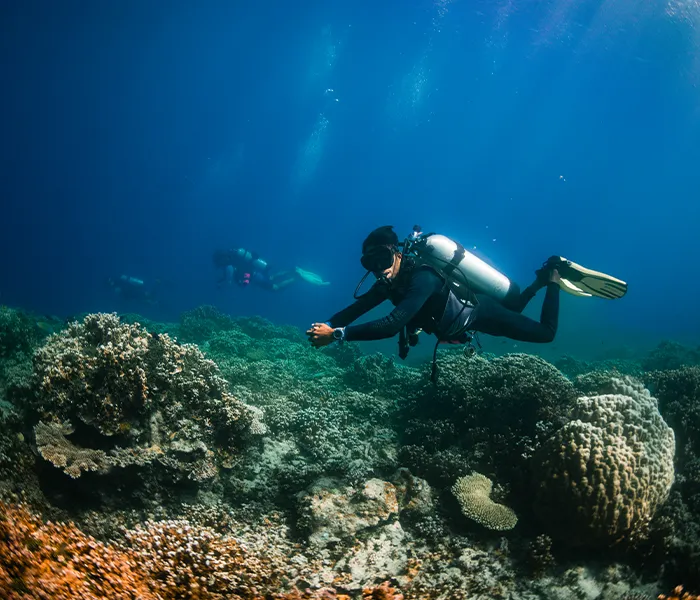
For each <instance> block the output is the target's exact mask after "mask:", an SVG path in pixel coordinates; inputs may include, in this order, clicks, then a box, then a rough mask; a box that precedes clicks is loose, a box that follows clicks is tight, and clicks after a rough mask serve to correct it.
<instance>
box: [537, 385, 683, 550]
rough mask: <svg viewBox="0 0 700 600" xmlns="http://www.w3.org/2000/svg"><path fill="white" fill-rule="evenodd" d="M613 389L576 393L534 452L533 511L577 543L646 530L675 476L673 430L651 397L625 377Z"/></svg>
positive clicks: (611, 540) (614, 539)
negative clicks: (567, 412) (561, 421)
mask: <svg viewBox="0 0 700 600" xmlns="http://www.w3.org/2000/svg"><path fill="white" fill-rule="evenodd" d="M611 389H612V391H613V392H614V393H611V394H604V395H598V396H583V397H581V398H579V399H578V400H577V402H576V405H575V406H574V408H573V413H572V420H571V421H569V422H568V423H567V424H566V425H564V426H563V427H561V428H560V429H559V430H557V431H556V432H555V433H554V434H553V435H552V436H551V437H550V438H549V439H548V440H547V441H545V443H544V444H543V445H542V446H541V447H540V448H539V449H538V452H537V453H536V455H535V458H534V473H535V478H536V481H537V490H536V503H535V511H536V512H537V513H538V514H539V516H540V518H541V520H542V521H543V523H545V524H546V525H548V528H549V529H550V531H551V533H552V534H553V535H558V536H560V537H562V538H565V539H566V540H568V541H569V542H570V543H573V544H575V545H584V544H585V545H601V544H613V543H616V542H619V541H621V540H622V539H624V538H626V537H629V536H635V535H640V534H643V531H644V528H645V526H646V525H647V523H648V522H649V521H650V519H651V518H652V516H653V515H654V512H655V511H656V509H657V508H658V507H659V506H660V505H661V504H662V503H663V502H664V501H665V500H666V498H667V497H668V494H669V490H670V488H671V485H672V483H673V480H674V471H673V457H674V449H675V439H674V434H673V430H672V429H671V428H670V427H668V425H667V424H666V423H665V421H664V420H663V418H662V417H661V415H660V413H659V410H658V407H657V402H656V399H655V398H653V397H652V396H651V395H650V394H649V392H648V391H647V390H646V389H644V387H643V386H642V385H641V384H638V383H633V382H632V380H630V379H625V380H620V379H613V380H612V382H611Z"/></svg>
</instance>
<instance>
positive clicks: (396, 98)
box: [387, 0, 454, 129]
mask: <svg viewBox="0 0 700 600" xmlns="http://www.w3.org/2000/svg"><path fill="white" fill-rule="evenodd" d="M453 2H454V0H435V2H434V3H433V15H432V18H431V25H430V31H429V32H428V33H427V37H428V42H427V44H426V47H425V49H424V50H423V52H422V53H421V55H420V56H419V58H418V60H417V61H416V62H415V64H414V65H413V67H412V68H411V70H410V71H409V72H408V73H405V74H404V75H403V76H401V77H400V79H399V80H398V81H397V82H396V83H395V84H394V85H393V86H392V87H391V91H390V95H389V98H388V101H387V114H388V117H389V119H390V121H391V122H392V124H393V126H394V129H398V128H399V126H403V125H405V126H416V125H419V124H421V123H423V122H425V121H429V120H430V114H429V113H426V112H425V110H424V108H425V106H424V105H425V101H426V99H427V98H428V97H430V95H431V94H432V92H433V91H435V89H434V87H433V86H434V83H433V81H432V79H431V67H430V58H431V55H432V50H433V43H434V39H435V37H436V36H437V35H439V34H440V32H441V31H442V27H443V26H444V21H445V19H446V17H447V15H448V13H449V6H450V4H452V3H453Z"/></svg>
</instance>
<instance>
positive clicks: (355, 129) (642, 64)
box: [0, 0, 700, 353]
mask: <svg viewBox="0 0 700 600" xmlns="http://www.w3.org/2000/svg"><path fill="white" fill-rule="evenodd" d="M684 7H685V8H684ZM699 24H700V14H698V9H697V7H695V8H693V7H692V6H690V5H688V4H687V3H686V4H677V3H674V4H673V5H668V3H666V2H657V1H655V0H654V1H650V2H646V3H644V4H639V3H635V2H631V1H624V2H623V1H605V2H603V1H595V2H594V1H584V2H578V3H571V2H568V1H564V0H557V1H552V2H533V1H530V2H514V1H508V0H504V1H502V2H491V1H488V2H486V1H484V2H469V1H467V0H454V1H453V2H446V1H444V0H443V1H442V2H437V3H435V2H429V1H415V0H410V1H401V2H399V1H391V2H367V1H365V0H361V1H355V2H338V1H336V2H328V1H309V2H300V3H296V2H288V1H284V2H282V1H278V0H275V1H273V2H267V3H252V2H246V3H243V2H230V1H226V2H224V1H209V2H202V3H196V4H195V3H193V2H172V1H168V2H155V1H145V2H144V1H138V2H136V1H127V2H106V1H101V2H82V1H81V2H77V1H62V2H49V1H46V2H38V1H24V2H21V3H20V2H17V3H14V4H11V3H7V2H6V3H3V5H2V7H1V8H0V70H1V71H0V77H1V79H0V85H1V86H2V90H3V92H2V95H1V96H0V127H1V128H2V129H1V130H0V160H1V164H0V186H1V192H0V197H1V198H2V220H1V223H2V229H1V230H0V251H2V257H3V260H2V263H1V264H2V267H1V270H0V302H2V303H5V304H9V305H13V306H22V307H25V308H29V309H32V310H35V311H39V312H44V313H52V314H58V315H61V316H67V315H70V314H75V313H78V312H81V311H96V310H115V309H117V308H118V306H117V303H116V300H115V298H114V297H113V295H112V294H111V292H110V290H109V288H108V287H107V286H106V285H105V280H106V278H108V277H110V276H112V277H113V276H115V275H117V276H118V275H119V274H121V273H126V274H129V275H134V276H137V277H142V278H145V279H146V280H153V279H155V278H160V279H162V280H164V281H167V282H169V283H170V286H171V287H170V291H169V295H168V299H167V300H168V302H167V303H166V305H164V306H163V307H161V308H160V309H158V310H155V309H153V308H149V307H146V308H144V310H143V312H144V313H145V314H146V316H150V317H154V318H163V319H170V320H176V319H177V317H178V315H179V313H180V312H181V311H183V310H187V309H189V308H192V307H194V306H197V305H200V304H204V303H212V304H216V305H217V306H219V307H220V308H221V309H222V310H225V311H226V312H229V313H230V314H234V315H237V314H244V315H245V314H262V315H264V316H266V317H268V318H271V319H273V320H274V321H276V322H280V323H292V324H294V325H299V326H302V327H303V326H305V325H306V324H307V323H308V322H310V321H311V320H320V319H325V318H326V317H327V316H328V315H330V314H331V313H332V312H335V310H337V309H339V308H341V307H342V306H344V305H345V304H346V303H348V302H349V301H350V299H351V295H352V291H353V289H354V286H355V283H356V281H357V280H358V279H359V277H360V276H361V275H362V270H361V267H360V265H359V263H358V254H359V246H360V244H361V241H362V239H363V238H364V236H365V235H366V233H367V232H368V231H369V230H370V229H372V228H374V227H376V226H379V225H383V224H386V223H393V224H395V225H396V226H397V229H398V231H399V232H401V233H402V234H403V232H406V233H407V232H408V231H410V228H411V226H412V225H413V224H414V223H416V222H418V223H421V224H422V225H423V226H424V227H425V228H426V229H429V230H438V231H441V232H443V233H446V234H448V235H452V236H454V237H456V238H457V239H459V240H460V241H462V242H463V243H464V244H465V245H466V246H467V247H472V246H476V251H477V252H478V253H480V254H481V255H482V256H484V257H487V258H488V259H489V260H490V261H491V262H492V263H493V264H494V265H495V266H497V267H498V268H500V269H502V270H503V271H504V272H505V273H506V274H508V275H509V276H511V277H512V278H514V279H516V280H518V281H520V282H521V283H523V284H525V283H527V282H528V280H529V278H530V277H532V271H533V270H534V268H536V267H537V266H538V265H539V263H541V261H543V260H544V259H545V258H546V257H547V256H549V255H550V254H553V253H560V254H563V255H565V256H567V257H569V258H571V259H573V260H575V261H577V262H580V263H583V264H585V265H587V266H590V267H592V268H595V269H599V270H603V271H606V272H609V273H611V274H613V275H616V276H618V277H620V278H622V279H625V280H627V281H628V282H629V284H630V292H629V294H628V296H627V297H626V298H625V299H623V300H620V301H616V302H606V301H602V300H599V299H576V298H569V297H566V298H564V302H563V311H564V312H563V315H562V325H561V333H560V335H559V337H558V340H557V342H556V343H555V345H554V346H552V347H551V348H550V349H548V350H549V351H552V352H561V351H564V350H566V351H572V350H573V351H576V350H579V351H580V352H585V351H593V352H601V351H602V352H603V353H604V352H607V351H609V350H606V348H610V347H612V346H615V347H617V346H621V345H625V344H628V345H629V344H632V345H644V344H649V343H653V342H655V341H656V340H658V339H661V338H664V337H673V338H676V339H679V340H681V341H691V342H692V341H695V340H697V336H698V330H699V329H700V327H699V320H698V316H697V309H696V304H697V296H698V287H699V284H698V281H697V273H698V266H697V261H698V258H699V257H700V242H698V234H697V230H698V224H699V223H700V218H699V212H700V208H698V190H699V189H700V185H699V184H700V168H698V164H699V160H698V159H699V158H700V135H699V133H700V127H699V115H700V113H699V109H700V90H699V89H698V87H697V86H698V82H700V59H698V58H697V57H698V56H700V52H699V51H700V48H699V47H698V40H697V30H698V29H697V26H698V25H699ZM328 89H332V90H333V91H332V92H326V90H328ZM336 98H337V99H338V102H335V99H336ZM321 114H322V115H324V118H325V119H326V120H327V126H326V128H325V129H324V130H323V131H317V135H316V136H314V131H315V130H316V129H318V125H319V123H320V120H319V119H320V115H321ZM314 140H315V141H316V142H317V145H316V150H314V149H313V146H314ZM314 152H316V154H314ZM303 173H305V176H302V174H303ZM562 177H563V178H562ZM494 240H495V241H494ZM234 244H235V245H244V246H246V247H250V248H251V249H254V250H257V251H258V252H260V253H261V254H262V255H263V256H264V257H265V258H267V259H268V260H269V262H270V263H272V264H273V265H278V266H280V267H285V266H292V265H300V266H302V267H304V268H307V269H310V270H312V271H315V272H318V273H320V274H321V275H322V276H323V277H324V278H326V279H329V280H331V281H332V285H331V286H329V287H326V288H313V287H310V286H305V285H302V284H300V285H299V286H297V287H294V288H289V289H287V290H285V291H283V292H282V293H280V294H277V295H271V294H268V293H266V292H264V291H262V290H256V289H248V290H245V291H244V292H242V291H239V290H229V291H227V292H219V291H217V290H216V288H215V286H214V279H215V272H214V269H213V266H212V263H211V254H212V252H213V250H214V249H215V248H217V247H228V246H232V245H234ZM538 310H539V301H536V302H535V303H534V304H533V306H532V307H531V309H529V314H533V315H535V316H536V315H537V313H538ZM497 342H498V343H499V344H500V343H501V341H497ZM491 343H496V342H491ZM511 347H514V348H518V347H519V346H517V345H511V344H508V346H507V349H511Z"/></svg>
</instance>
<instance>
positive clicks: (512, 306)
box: [502, 256, 560, 313]
mask: <svg viewBox="0 0 700 600" xmlns="http://www.w3.org/2000/svg"><path fill="white" fill-rule="evenodd" d="M558 262H560V259H559V257H558V256H552V257H550V258H548V259H547V260H546V261H545V262H544V263H543V264H542V266H541V267H540V268H539V269H537V270H536V271H535V281H533V282H532V283H531V284H530V285H529V286H527V287H526V288H525V289H524V290H523V291H522V292H520V293H519V294H513V295H510V294H509V295H508V296H506V298H505V299H504V300H503V302H502V304H503V306H505V307H506V308H507V309H509V310H513V311H515V312H517V313H521V312H523V310H525V307H526V306H527V305H528V303H529V302H530V300H532V299H533V298H534V297H535V295H536V294H537V292H539V291H540V290H541V289H542V288H544V287H547V283H548V282H549V279H550V277H551V274H552V269H553V268H556V265H557V263H558Z"/></svg>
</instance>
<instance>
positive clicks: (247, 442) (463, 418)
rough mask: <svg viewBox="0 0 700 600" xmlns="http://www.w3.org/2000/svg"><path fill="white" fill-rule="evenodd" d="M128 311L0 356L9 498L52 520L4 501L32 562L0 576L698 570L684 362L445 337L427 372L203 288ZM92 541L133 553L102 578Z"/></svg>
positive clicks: (248, 577) (104, 592) (5, 527)
mask: <svg viewBox="0 0 700 600" xmlns="http://www.w3.org/2000/svg"><path fill="white" fill-rule="evenodd" d="M127 320H128V321H129V322H125V321H124V320H121V321H120V320H119V319H117V317H116V316H114V315H103V314H98V315H87V316H86V317H85V318H84V319H82V321H81V322H75V323H72V324H70V325H69V326H68V327H67V328H66V329H65V330H63V331H62V332H60V333H58V334H55V335H52V336H50V337H49V338H48V339H47V340H46V343H45V344H44V345H43V347H41V348H38V349H36V348H37V342H35V341H32V342H30V344H29V345H28V346H26V348H29V349H28V350H22V349H21V347H22V346H21V344H20V346H17V345H16V344H15V345H14V346H13V347H14V350H12V352H11V353H10V355H8V356H6V357H5V358H4V363H3V364H2V365H0V391H2V389H6V390H8V392H7V398H8V399H9V400H11V401H12V406H10V407H9V408H10V409H11V410H10V412H9V413H8V414H7V415H5V417H4V420H2V421H0V424H1V426H2V432H0V499H9V500H11V501H13V502H14V501H16V500H17V499H18V498H24V499H25V500H26V501H29V502H31V503H32V505H33V506H34V507H35V508H39V509H41V510H42V513H43V514H44V515H45V516H47V517H49V518H51V519H52V520H53V521H54V523H57V522H58V520H62V521H65V525H57V524H52V523H45V522H44V521H42V520H41V519H39V518H38V517H36V516H34V515H32V514H31V513H29V512H28V511H27V509H26V508H23V507H17V506H8V505H1V507H2V508H1V510H0V514H3V515H10V516H9V517H2V519H4V521H3V520H2V519H0V546H1V545H2V542H6V546H7V548H9V549H8V550H7V551H6V552H5V554H3V551H4V549H3V548H0V565H2V567H3V568H5V564H6V563H5V562H2V560H4V558H7V557H8V556H10V554H9V553H14V554H17V556H18V557H20V558H21V565H24V566H21V565H20V566H19V567H18V568H19V569H20V571H12V572H11V573H10V575H8V576H6V574H7V572H8V571H7V570H6V571H0V580H1V582H0V586H2V585H5V586H9V587H6V588H2V587H0V595H3V594H5V595H7V593H9V594H10V595H8V596H7V597H9V598H15V597H16V598H18V600H19V598H20V597H24V598H44V597H46V598H48V597H55V598H58V599H59V600H60V598H62V597H65V598H67V597H71V596H68V595H66V594H67V593H68V592H66V591H65V590H64V589H63V588H61V585H63V583H62V582H64V581H67V580H68V579H69V578H70V579H71V581H73V580H74V581H75V582H76V583H75V584H74V585H75V586H77V587H76V589H77V590H79V593H80V594H82V597H86V598H90V597H91V596H90V594H95V595H100V596H99V597H106V598H110V597H115V598H117V597H119V598H126V597H129V594H131V595H132V596H133V597H140V598H148V599H150V598H151V597H152V598H159V599H163V600H165V599H167V598H173V599H174V598H192V599H195V598H197V599H202V600H209V599H210V598H211V599H212V600H213V599H216V600H219V599H222V598H231V599H233V600H236V599H239V600H240V599H246V600H263V599H265V600H274V599H277V600H283V599H287V600H292V599H297V600H300V599H309V600H311V599H322V598H326V599H334V598H335V599H342V600H359V599H360V598H363V599H368V600H369V599H371V598H383V599H386V598H390V599H393V600H399V599H403V600H411V599H413V598H415V599H418V598H430V599H431V600H448V599H449V600H459V599H469V600H474V599H476V600H486V599H489V600H491V599H493V598H508V599H511V600H536V599H537V598H544V597H546V598H549V599H552V600H564V599H569V598H574V597H575V598H579V599H586V600H588V599H591V600H593V599H594V598H595V599H596V600H620V599H621V598H624V597H628V598H636V597H640V598H641V597H646V598H653V597H656V595H657V594H658V592H659V591H664V590H669V589H672V588H673V586H674V585H675V584H676V583H677V582H679V581H683V582H684V583H685V584H686V585H687V586H689V588H690V589H692V588H693V587H696V586H697V584H698V580H699V579H700V569H698V566H697V565H699V564H700V560H698V557H699V556H700V544H699V543H698V539H700V462H699V461H698V457H697V455H698V452H699V450H700V449H699V448H698V446H697V439H698V435H700V425H698V423H700V420H698V418H697V415H698V414H700V412H698V406H700V375H698V370H697V369H698V368H697V367H691V366H686V367H682V368H680V369H677V370H675V371H649V370H647V371H646V372H643V373H642V371H641V367H640V365H639V364H637V363H635V362H634V361H632V360H631V359H630V358H629V355H627V357H622V359H620V360H615V359H614V358H610V359H606V360H603V361H595V362H582V361H577V360H575V359H571V358H568V359H566V360H565V361H563V362H560V363H558V364H559V365H560V368H561V369H563V370H565V371H566V373H567V374H569V375H570V376H571V377H573V380H570V379H568V378H567V377H565V376H564V375H563V374H562V372H561V371H560V370H559V369H557V368H556V367H555V366H553V365H551V364H549V363H547V362H546V361H544V360H542V359H540V358H537V357H535V356H530V355H526V354H511V355H505V356H501V357H498V358H494V357H489V356H475V357H471V358H465V357H464V355H463V354H462V353H461V352H459V353H457V352H450V351H445V352H443V351H441V352H440V353H439V355H438V356H439V360H438V362H439V365H440V377H439V379H438V384H437V385H436V386H434V385H432V384H431V383H430V381H429V379H428V371H429V365H425V366H423V367H421V368H418V369H416V368H410V367H406V366H403V365H401V364H398V363H397V362H395V361H394V360H392V359H391V358H387V357H384V356H382V355H381V354H372V355H367V356H365V355H362V354H361V352H360V350H359V348H358V345H354V344H344V345H342V346H341V345H333V346H330V347H329V348H327V349H322V350H316V349H313V348H310V347H309V345H308V344H306V343H305V340H304V338H303V335H302V334H301V332H300V330H298V329H296V328H291V327H277V326H275V325H274V324H273V323H271V322H269V321H266V320H264V319H260V318H253V319H243V318H230V317H228V316H226V315H223V314H221V313H220V312H218V311H217V310H216V309H214V308H212V307H201V308H200V309H196V310H195V311H191V312H190V313H188V314H186V315H183V317H182V319H181V321H180V324H179V325H166V324H158V323H148V325H147V327H145V328H144V327H143V326H142V325H140V324H139V323H140V321H139V319H138V318H137V317H136V316H129V317H128V319H127ZM165 331H168V332H169V333H167V334H166V333H165ZM170 335H177V336H178V338H179V339H182V340H186V341H193V342H197V343H198V344H199V347H197V346H194V345H192V344H180V343H178V342H176V341H175V339H174V338H172V337H170ZM39 339H40V338H39ZM18 348H20V349H19V350H18ZM35 349H36V350H35ZM32 351H35V356H34V360H33V365H32V362H31V359H30V352H32ZM17 357H21V361H19V362H17V363H12V361H13V360H15V358H17ZM11 363H12V364H16V365H17V367H16V373H17V374H16V376H15V375H12V379H13V381H14V383H12V384H11V385H8V386H7V387H6V388H2V385H3V384H2V381H1V380H2V373H3V372H4V373H12V372H15V367H14V366H11ZM649 364H650V363H648V364H647V366H649ZM659 364H660V363H659ZM667 364H673V363H672V361H670V362H667ZM2 369H4V371H3V370H2ZM622 372H628V373H633V374H635V375H636V376H637V377H638V378H639V380H640V381H643V382H644V384H645V385H648V386H649V387H650V389H651V390H652V391H653V395H654V397H656V398H658V408H657V406H656V401H655V400H654V398H652V397H651V395H650V394H649V392H647V391H646V390H644V389H643V387H642V386H641V384H640V383H639V382H635V381H634V380H632V379H629V380H625V381H624V382H621V380H620V379H619V376H620V374H621V373H622ZM9 380H10V377H8V378H7V381H9ZM659 413H660V414H659ZM660 415H661V416H660ZM662 416H663V418H662ZM664 419H665V421H666V422H667V423H668V424H669V425H670V426H671V427H672V428H673V429H675V430H676V434H677V435H676V441H677V442H678V446H679V447H678V452H677V454H676V456H675V465H676V468H677V469H678V472H677V474H676V479H675V484H674V485H673V487H672V488H671V482H672V481H673V469H672V461H673V459H674V455H673V452H672V448H673V435H672V433H671V432H670V430H669V427H668V426H667V425H666V423H664ZM53 465H55V466H56V467H57V468H54V466H53ZM472 472H475V473H484V474H485V475H476V474H475V475H472V476H467V477H466V478H464V477H462V476H463V475H464V474H465V473H472ZM71 478H74V479H71ZM492 481H493V482H494V483H493V484H492V483H491V482H492ZM456 482H457V483H456ZM492 487H493V493H492V491H491V488H492ZM669 488H671V489H670V492H669ZM70 490H73V491H72V492H71V491H70ZM42 492H44V493H46V494H47V496H46V497H44V496H42ZM453 492H454V493H453ZM669 494H670V497H669V499H668V500H665V498H666V496H667V495H669ZM93 497H98V498H99V500H100V501H99V502H96V503H91V502H90V501H88V500H89V499H90V498H93ZM83 498H87V499H88V500H86V501H83V500H82V499H83ZM456 498H457V499H456ZM78 499H80V500H78ZM460 500H461V501H460ZM460 507H461V508H462V512H460V510H459V509H460ZM509 507H512V509H511V508H509ZM462 513H464V514H466V515H467V516H468V517H470V519H476V520H477V521H479V522H481V523H482V526H479V525H478V524H477V523H474V522H473V521H471V520H469V519H465V518H464V514H462ZM516 514H517V519H516V517H515V515H516ZM18 515H19V516H18ZM536 516H537V517H538V518H535V517H536ZM13 519H14V520H13ZM516 520H517V522H518V525H517V527H514V528H513V526H514V525H515V523H516ZM17 521H22V522H24V523H26V525H17V524H16V522H17ZM73 522H74V523H75V525H74V524H72V523H73ZM511 528H512V529H511ZM88 534H90V535H91V536H93V537H89V535H88ZM47 536H48V537H47ZM61 536H63V537H66V536H69V537H70V538H71V542H70V543H68V542H66V543H65V544H64V543H63V542H62V541H61V540H62V539H63V538H62V537H61ZM48 538H51V539H55V540H58V545H56V544H49V543H48V542H46V543H45V544H42V545H38V544H36V543H35V542H34V541H32V540H34V539H44V540H46V539H48ZM623 540H624V541H625V542H628V541H629V542H631V544H627V543H624V544H621V543H619V542H620V541H623ZM571 541H574V542H576V543H579V544H584V545H585V546H587V547H586V548H579V547H573V548H572V547H570V545H569V544H568V542H571ZM71 543H74V544H78V545H79V548H78V549H74V546H71V545H70V544H71ZM608 546H613V547H612V548H607V547H608ZM591 547H593V548H595V549H596V550H598V549H601V548H605V551H604V552H597V553H596V558H597V559H598V560H597V561H593V560H591V559H590V556H589V555H587V554H585V552H587V551H588V550H589V549H590V548H591ZM88 549H89V550H88ZM44 551H46V552H48V554H41V552H44ZM3 557H4V558H3ZM105 557H108V560H110V561H112V562H113V563H114V564H121V565H126V566H125V567H124V569H121V570H120V571H119V572H117V571H116V570H107V573H106V579H99V577H97V576H96V575H95V574H94V566H95V565H96V564H98V565H99V564H100V562H99V561H103V560H107V558H105ZM618 559H619V560H620V562H617V561H618ZM622 561H624V563H623V562H622ZM6 562H7V563H10V562H11V561H10V560H9V559H7V560H6ZM39 564H41V565H43V566H38V565H39ZM66 565H68V567H70V568H69V569H67V568H66ZM36 569H46V571H42V572H43V573H49V575H46V574H45V575H44V576H45V577H47V578H48V580H49V582H53V583H51V585H52V586H54V587H53V588H52V589H53V590H54V592H53V593H54V596H47V595H44V596H42V595H41V594H42V593H43V592H41V590H40V588H39V586H38V583H37V581H38V580H37V576H36V575H35V574H34V573H36V572H38V571H36ZM91 569H92V570H91ZM641 574H643V575H644V576H645V578H646V580H647V582H648V583H645V584H642V583H641V582H640V580H639V577H640V575H641ZM661 574H663V576H664V577H665V580H664V581H665V585H663V587H661V586H659V587H656V585H655V583H656V582H655V579H657V578H659V577H660V576H661ZM8 577H9V579H8ZM96 577H97V582H96V583H95V582H94V581H93V579H94V578H96ZM107 580H108V581H107ZM91 585H92V586H93V587H90V586H91ZM98 585H99V586H107V585H110V586H112V590H111V591H110V590H108V589H107V588H106V587H101V588H98V587H95V586H98ZM128 586H131V587H128ZM6 589H9V590H10V591H9V592H7V593H6ZM13 593H14V594H19V595H16V596H12V595H11V594H13ZM62 594H63V595H62ZM110 594H111V595H110ZM120 594H121V595H120ZM5 595H3V597H5Z"/></svg>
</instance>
